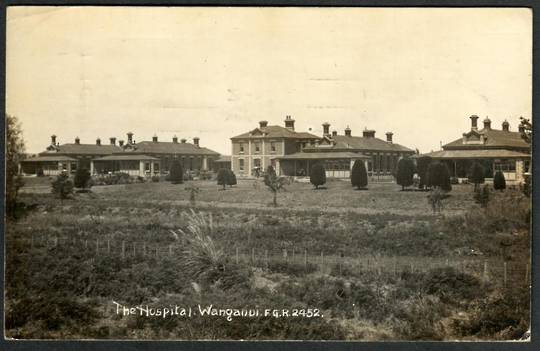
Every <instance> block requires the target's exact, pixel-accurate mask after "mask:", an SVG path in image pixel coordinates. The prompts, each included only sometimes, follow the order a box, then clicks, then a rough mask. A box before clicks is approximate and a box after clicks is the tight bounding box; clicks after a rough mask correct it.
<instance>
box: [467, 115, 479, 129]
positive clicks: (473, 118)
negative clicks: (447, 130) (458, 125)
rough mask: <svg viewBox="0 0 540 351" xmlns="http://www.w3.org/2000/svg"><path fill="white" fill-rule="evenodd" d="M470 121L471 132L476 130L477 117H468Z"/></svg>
mask: <svg viewBox="0 0 540 351" xmlns="http://www.w3.org/2000/svg"><path fill="white" fill-rule="evenodd" d="M469 118H470V119H471V129H472V130H478V116H477V115H472V116H471V117H469Z"/></svg>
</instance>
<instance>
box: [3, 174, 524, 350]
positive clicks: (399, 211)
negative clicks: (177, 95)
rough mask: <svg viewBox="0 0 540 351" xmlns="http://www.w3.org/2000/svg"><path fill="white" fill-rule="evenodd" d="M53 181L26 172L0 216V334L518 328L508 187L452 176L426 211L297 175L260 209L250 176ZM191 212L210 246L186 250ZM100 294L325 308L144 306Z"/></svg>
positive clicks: (517, 253) (398, 332)
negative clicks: (7, 212)
mask: <svg viewBox="0 0 540 351" xmlns="http://www.w3.org/2000/svg"><path fill="white" fill-rule="evenodd" d="M49 181H50V180H49V179H48V178H29V179H27V181H26V186H25V188H23V191H22V193H21V200H22V201H24V202H25V203H26V204H27V205H29V207H31V208H32V210H31V211H29V213H28V214H27V215H26V216H24V217H23V218H21V219H19V220H18V221H17V222H10V223H8V226H7V233H6V234H7V241H6V242H7V267H6V269H7V272H6V282H7V289H6V314H7V317H6V328H7V335H8V336H9V337H17V338H81V337H83V338H150V339H338V340H341V339H360V340H387V339H396V340H403V339H405V340H417V339H425V340H441V339H443V340H446V339H513V338H519V337H520V336H521V335H522V334H523V332H524V331H526V330H527V328H528V308H529V303H528V301H529V291H528V289H527V274H528V271H527V269H528V266H527V263H528V261H529V247H530V246H529V241H530V236H529V230H528V216H529V215H530V210H529V208H530V205H529V200H528V199H527V198H526V197H524V196H523V195H522V194H521V193H520V192H519V191H517V190H507V191H505V192H503V193H497V194H493V195H492V200H491V201H490V203H489V205H488V207H487V208H481V207H480V206H478V205H477V204H475V203H474V201H473V196H472V195H473V192H472V186H468V185H459V186H454V189H453V190H452V192H451V193H450V196H449V197H448V198H447V199H445V200H443V203H444V207H443V211H442V214H433V213H432V212H431V208H430V206H429V204H428V202H427V198H426V195H427V193H426V192H420V191H400V187H399V186H397V185H395V184H393V183H379V184H370V185H369V190H364V191H358V190H353V189H352V188H351V186H350V183H349V182H346V181H338V180H334V181H329V182H328V183H327V184H326V189H322V190H313V187H312V186H311V185H310V184H308V183H299V182H295V183H292V184H290V185H289V186H287V191H285V192H282V193H279V195H278V204H279V206H278V207H272V206H270V202H271V201H272V200H271V195H270V193H269V191H268V190H267V189H266V187H265V186H264V184H263V183H262V181H254V180H239V184H238V185H237V186H235V187H233V188H227V190H220V187H218V186H217V185H216V184H215V182H212V181H192V182H186V183H185V184H181V185H173V184H170V183H168V182H157V183H138V184H126V185H111V186H96V187H94V188H93V189H92V190H93V191H92V193H89V194H76V195H75V196H74V198H73V199H68V200H64V201H60V200H59V199H55V198H54V197H53V195H52V194H50V185H49V184H48V182H49ZM189 186H197V187H198V188H199V189H200V193H199V194H198V195H197V198H196V202H195V204H192V203H191V202H190V201H189V192H188V191H187V190H186V187H189ZM509 203H511V204H513V206H508V204H509ZM192 211H194V212H192ZM193 213H195V215H193ZM201 213H202V214H201ZM194 220H195V221H197V220H198V222H197V223H198V224H196V225H195V227H196V228H198V230H200V231H202V232H203V233H204V236H206V235H208V236H209V237H210V238H211V244H212V248H213V249H212V250H213V251H212V252H207V251H205V252H203V253H201V254H200V256H197V244H196V243H194V241H193V240H190V239H189V230H190V228H193V226H192V227H190V226H189V224H190V223H192V222H193V221H194ZM192 224H193V223H192ZM182 232H186V233H187V234H186V235H187V238H186V235H179V234H181V233H182ZM173 233H174V234H173ZM178 235H179V237H178ZM204 240H206V239H204ZM96 245H97V248H96ZM207 246H208V245H207ZM207 246H205V247H207ZM155 250H157V251H155ZM194 252H195V253H194ZM503 262H506V268H507V271H506V276H507V277H506V280H505V281H506V284H504V283H503V271H502V269H503V268H502V267H503V265H502V263H503ZM464 263H466V264H467V265H465V264H464ZM486 265H487V267H488V273H489V274H487V275H486V274H484V271H483V269H484V267H486ZM194 267H196V268H194ZM411 267H412V269H411ZM464 267H465V268H464ZM112 301H116V302H121V303H123V304H132V305H133V304H149V305H154V306H161V305H167V304H169V305H170V304H173V303H174V304H180V305H193V306H195V305H197V304H214V305H215V306H228V307H237V308H249V307H253V306H258V307H259V308H266V307H269V308H274V307H276V308H290V309H295V308H297V309H298V308H301V309H305V308H315V309H319V310H320V311H322V312H321V314H323V315H324V317H318V318H307V317H303V318H271V317H257V318H253V319H245V318H233V319H232V321H227V320H226V319H224V318H223V317H205V318H203V317H200V316H199V317H193V318H189V319H179V318H176V319H175V318H165V319H164V318H142V317H140V316H139V317H136V316H119V315H117V314H116V313H115V308H114V306H115V305H114V304H113V303H112ZM29 306H31V308H29ZM248 324H249V327H247V325H248Z"/></svg>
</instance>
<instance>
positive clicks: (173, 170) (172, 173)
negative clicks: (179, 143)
mask: <svg viewBox="0 0 540 351" xmlns="http://www.w3.org/2000/svg"><path fill="white" fill-rule="evenodd" d="M169 181H170V182H171V183H173V184H182V183H183V182H184V168H183V167H182V165H181V164H180V161H179V160H176V159H175V160H173V161H172V163H171V167H170V168H169Z"/></svg>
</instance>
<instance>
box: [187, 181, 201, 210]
mask: <svg viewBox="0 0 540 351" xmlns="http://www.w3.org/2000/svg"><path fill="white" fill-rule="evenodd" d="M186 191H189V203H190V204H191V206H195V204H196V201H197V199H196V196H197V194H198V193H200V192H201V189H199V188H198V187H196V186H194V185H190V186H187V187H186Z"/></svg>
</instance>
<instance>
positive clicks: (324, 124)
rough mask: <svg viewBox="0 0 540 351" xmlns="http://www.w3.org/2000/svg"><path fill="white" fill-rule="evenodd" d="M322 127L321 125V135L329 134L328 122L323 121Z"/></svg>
mask: <svg viewBox="0 0 540 351" xmlns="http://www.w3.org/2000/svg"><path fill="white" fill-rule="evenodd" d="M322 127H323V136H329V135H330V123H328V122H324V123H323V125H322Z"/></svg>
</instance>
